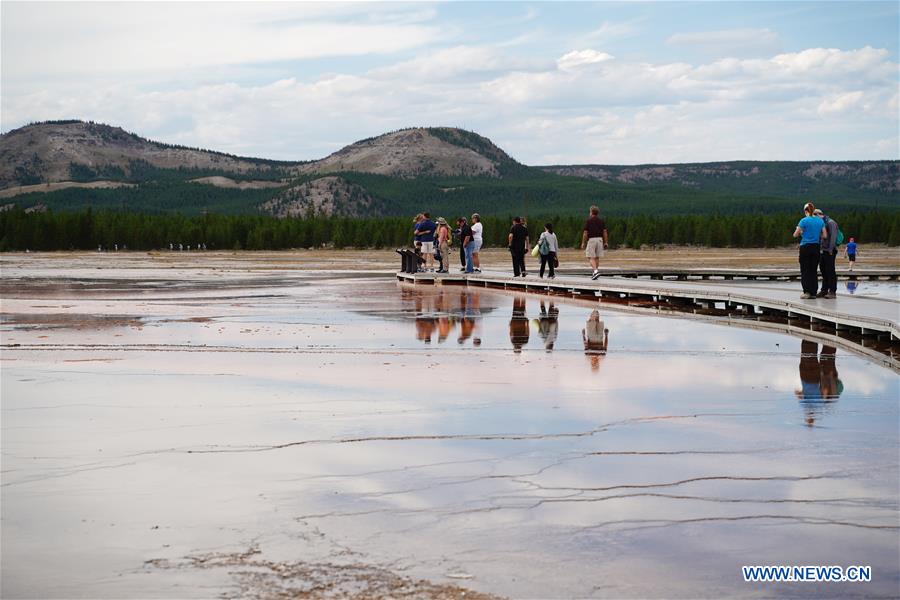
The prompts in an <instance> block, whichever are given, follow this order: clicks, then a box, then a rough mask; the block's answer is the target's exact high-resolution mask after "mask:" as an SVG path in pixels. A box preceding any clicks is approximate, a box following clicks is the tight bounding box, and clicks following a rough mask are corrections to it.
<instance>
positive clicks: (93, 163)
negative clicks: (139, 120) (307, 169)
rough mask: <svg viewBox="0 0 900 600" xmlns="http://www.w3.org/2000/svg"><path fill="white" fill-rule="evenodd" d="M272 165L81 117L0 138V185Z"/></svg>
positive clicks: (232, 170)
mask: <svg viewBox="0 0 900 600" xmlns="http://www.w3.org/2000/svg"><path fill="white" fill-rule="evenodd" d="M275 165H276V163H275V161H265V160H260V159H252V158H240V157H236V156H231V155H228V154H223V153H220V152H211V151H207V150H200V149H195V148H186V147H183V146H174V145H170V144H163V143H160V142H153V141H150V140H147V139H144V138H142V137H140V136H137V135H135V134H133V133H129V132H127V131H125V130H124V129H122V128H121V127H112V126H110V125H102V124H99V123H92V122H85V121H51V122H46V123H37V124H34V125H27V126H25V127H21V128H19V129H14V130H13V131H10V132H8V133H5V134H3V136H0V189H5V188H11V187H15V186H26V185H34V184H39V183H57V182H62V181H90V180H98V179H107V180H112V181H123V180H140V179H141V178H142V176H141V173H139V171H144V170H146V169H147V167H151V168H156V169H200V170H214V171H217V172H223V173H234V174H246V173H251V172H260V171H267V170H270V169H272V168H274V167H275Z"/></svg>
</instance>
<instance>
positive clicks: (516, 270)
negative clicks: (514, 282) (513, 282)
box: [508, 217, 529, 277]
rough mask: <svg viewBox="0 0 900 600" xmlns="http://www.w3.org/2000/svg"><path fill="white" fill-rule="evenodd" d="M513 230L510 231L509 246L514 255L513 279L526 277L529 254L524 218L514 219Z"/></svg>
mask: <svg viewBox="0 0 900 600" xmlns="http://www.w3.org/2000/svg"><path fill="white" fill-rule="evenodd" d="M512 223H513V224H512V228H510V230H509V236H508V245H509V253H510V254H511V255H512V263H513V277H518V276H519V274H521V275H522V277H525V276H526V275H527V274H528V273H526V272H525V254H526V253H527V252H528V246H529V243H528V228H527V227H525V225H523V224H522V217H514V218H513V220H512Z"/></svg>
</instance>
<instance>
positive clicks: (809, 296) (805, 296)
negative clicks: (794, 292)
mask: <svg viewBox="0 0 900 600" xmlns="http://www.w3.org/2000/svg"><path fill="white" fill-rule="evenodd" d="M812 297H813V295H812V294H807V293H806V292H804V293H802V294H800V299H801V300H809V299H810V298H812Z"/></svg>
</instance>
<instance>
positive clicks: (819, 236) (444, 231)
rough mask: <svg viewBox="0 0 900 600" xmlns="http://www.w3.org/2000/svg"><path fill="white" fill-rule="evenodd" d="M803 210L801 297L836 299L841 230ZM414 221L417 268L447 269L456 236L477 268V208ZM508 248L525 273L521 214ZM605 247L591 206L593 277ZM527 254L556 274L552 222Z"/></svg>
mask: <svg viewBox="0 0 900 600" xmlns="http://www.w3.org/2000/svg"><path fill="white" fill-rule="evenodd" d="M803 212H804V213H805V216H804V217H803V218H802V219H800V222H799V223H798V224H797V228H796V229H795V230H794V237H795V238H800V280H801V284H802V287H803V294H802V295H801V296H800V297H801V298H803V299H809V298H826V299H834V298H836V297H837V274H836V272H835V259H836V258H837V254H838V250H839V247H840V246H841V245H842V244H843V242H844V239H843V233H842V232H841V231H840V228H839V227H838V223H837V222H836V221H835V220H834V219H832V218H829V217H828V215H826V214H825V213H824V212H823V211H822V210H821V209H818V208H816V207H815V206H814V205H813V203H812V202H807V203H806V205H805V206H804V207H803ZM413 223H414V231H413V238H414V240H415V246H416V251H417V252H419V253H420V255H421V256H422V261H421V262H422V267H421V269H420V270H421V271H430V272H433V273H449V272H450V246H451V244H452V243H453V240H454V238H455V239H456V240H457V243H458V244H459V260H460V264H461V267H460V269H459V270H460V271H461V272H464V273H480V272H481V259H480V257H479V253H480V251H481V247H482V245H483V244H484V226H483V225H482V223H481V217H480V216H479V215H478V213H475V214H473V215H472V216H471V223H470V221H469V219H466V217H459V218H458V219H457V220H456V229H454V230H452V231H451V230H450V225H449V224H448V223H447V221H446V220H445V219H444V218H443V217H441V218H439V219H437V221H432V220H431V216H430V215H429V214H428V213H420V214H418V215H416V218H415V219H414V221H413ZM507 248H508V249H509V253H510V256H511V257H512V269H513V277H526V276H527V275H528V271H527V269H526V266H525V257H526V256H527V255H528V254H529V249H531V239H530V236H529V233H528V225H527V223H526V222H525V219H524V218H523V217H513V219H512V226H511V227H510V229H509V233H508V235H507ZM608 248H609V232H608V230H607V227H606V222H605V221H604V220H603V219H601V218H600V209H599V208H598V207H597V206H591V208H590V210H589V213H588V218H587V220H585V222H584V227H583V229H582V235H581V249H582V250H584V253H585V257H587V259H588V262H589V263H590V266H591V279H597V278H599V277H600V259H601V258H602V257H603V256H604V254H605V252H606V250H607V249H608ZM846 252H847V258H848V260H849V261H850V270H851V271H852V270H853V265H854V263H855V262H856V241H855V240H854V238H850V240H849V243H847V244H846ZM531 254H532V256H534V257H539V258H540V265H541V266H540V271H539V276H540V277H541V278H543V277H544V273H545V272H546V273H547V276H548V278H550V279H553V278H555V277H556V268H557V267H558V266H559V258H558V255H559V239H557V237H556V234H555V233H554V232H553V223H545V224H544V230H543V231H542V232H541V235H540V236H539V237H538V240H537V243H536V244H535V246H534V248H533V249H531ZM435 259H437V260H438V261H439V263H440V265H439V267H438V268H437V269H436V268H435V265H434V262H435ZM817 271H821V274H822V285H821V287H819V281H818V274H817Z"/></svg>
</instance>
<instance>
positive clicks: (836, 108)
mask: <svg viewBox="0 0 900 600" xmlns="http://www.w3.org/2000/svg"><path fill="white" fill-rule="evenodd" d="M862 98H863V93H862V92H847V93H846V94H835V95H831V96H828V97H826V98H825V99H823V100H822V102H821V104H819V108H818V112H819V114H820V115H827V114H830V113H840V112H844V111H846V110H849V109H851V108H853V107H854V106H857V105H858V104H859V103H860V101H861V100H862Z"/></svg>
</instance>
